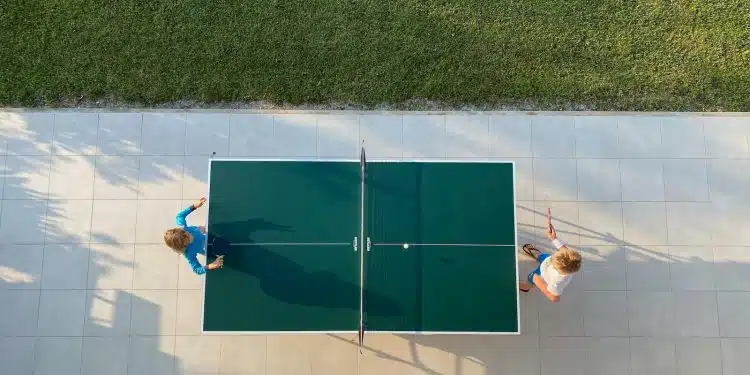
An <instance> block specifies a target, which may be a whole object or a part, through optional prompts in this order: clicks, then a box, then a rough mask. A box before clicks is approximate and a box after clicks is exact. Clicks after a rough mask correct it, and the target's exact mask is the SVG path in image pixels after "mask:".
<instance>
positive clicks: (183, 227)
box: [164, 198, 224, 275]
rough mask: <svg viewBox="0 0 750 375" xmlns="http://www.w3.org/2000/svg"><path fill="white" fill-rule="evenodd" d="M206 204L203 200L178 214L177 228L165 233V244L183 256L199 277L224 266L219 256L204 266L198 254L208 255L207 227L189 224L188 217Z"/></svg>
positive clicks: (204, 199) (221, 257)
mask: <svg viewBox="0 0 750 375" xmlns="http://www.w3.org/2000/svg"><path fill="white" fill-rule="evenodd" d="M205 203H206V198H201V199H199V200H198V202H196V203H194V204H191V205H190V206H189V207H187V208H185V209H184V210H182V211H180V212H179V213H178V214H177V218H176V221H177V228H172V229H169V230H167V231H166V232H165V233H164V243H166V244H167V246H169V248H170V249H172V250H174V251H175V252H177V253H179V254H182V255H183V256H184V257H185V259H187V261H188V264H190V268H191V269H192V270H193V272H195V273H196V274H198V275H202V274H204V273H206V271H212V270H216V269H219V268H221V267H222V266H223V265H224V259H223V256H219V257H217V258H216V260H214V261H213V262H211V263H210V264H208V265H207V266H205V267H204V266H202V265H201V264H200V262H199V261H198V254H204V255H205V254H206V249H205V248H204V247H203V246H204V244H205V243H206V227H204V226H194V225H188V224H187V216H188V215H190V214H191V213H192V212H193V211H195V210H197V209H199V208H201V207H202V206H203V205H204V204H205Z"/></svg>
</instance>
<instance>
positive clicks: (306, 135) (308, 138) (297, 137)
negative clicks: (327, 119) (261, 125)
mask: <svg viewBox="0 0 750 375" xmlns="http://www.w3.org/2000/svg"><path fill="white" fill-rule="evenodd" d="M273 142H274V143H273V144H274V146H275V148H276V154H277V155H278V156H280V157H285V158H314V157H316V156H317V155H318V121H317V119H316V118H315V117H314V116H313V115H277V116H274V118H273Z"/></svg>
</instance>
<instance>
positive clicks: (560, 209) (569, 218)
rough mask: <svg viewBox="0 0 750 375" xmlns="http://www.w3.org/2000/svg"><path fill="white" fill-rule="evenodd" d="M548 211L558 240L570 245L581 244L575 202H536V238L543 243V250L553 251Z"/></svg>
mask: <svg viewBox="0 0 750 375" xmlns="http://www.w3.org/2000/svg"><path fill="white" fill-rule="evenodd" d="M547 209H549V210H550V212H551V214H552V225H553V226H554V227H555V232H557V236H558V238H559V239H560V240H561V241H562V242H564V243H566V244H570V245H578V244H579V243H580V239H579V233H580V230H579V228H580V226H579V224H578V205H577V204H576V203H574V202H544V201H536V202H534V226H535V227H536V230H537V232H536V237H537V238H539V239H540V241H542V243H541V244H540V245H541V247H542V248H546V249H549V251H552V250H553V248H552V245H551V243H550V241H549V240H548V239H547Z"/></svg>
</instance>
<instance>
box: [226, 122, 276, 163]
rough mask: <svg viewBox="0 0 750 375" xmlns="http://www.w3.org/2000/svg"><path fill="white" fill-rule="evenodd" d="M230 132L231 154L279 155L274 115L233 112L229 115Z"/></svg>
mask: <svg viewBox="0 0 750 375" xmlns="http://www.w3.org/2000/svg"><path fill="white" fill-rule="evenodd" d="M229 134H230V135H231V136H230V137H229V155H231V156H265V157H271V156H278V155H277V153H278V151H279V150H278V146H276V145H275V143H274V142H275V140H274V139H273V116H272V115H255V114H240V113H237V114H234V113H233V114H231V115H230V117H229Z"/></svg>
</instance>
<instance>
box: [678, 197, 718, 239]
mask: <svg viewBox="0 0 750 375" xmlns="http://www.w3.org/2000/svg"><path fill="white" fill-rule="evenodd" d="M710 211H711V205H710V203H694V202H679V203H677V202H667V240H668V241H669V244H670V245H707V244H710V243H711V226H710V218H709V217H710V216H709V215H710Z"/></svg>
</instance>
